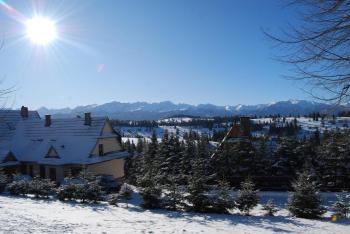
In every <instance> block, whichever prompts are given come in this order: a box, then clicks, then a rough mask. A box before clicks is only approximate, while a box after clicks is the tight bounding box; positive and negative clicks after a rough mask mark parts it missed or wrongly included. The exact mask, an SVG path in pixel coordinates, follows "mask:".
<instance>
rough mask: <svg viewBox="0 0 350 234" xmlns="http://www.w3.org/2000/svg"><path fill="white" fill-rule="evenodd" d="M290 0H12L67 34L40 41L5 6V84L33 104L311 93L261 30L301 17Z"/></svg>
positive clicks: (1, 16) (246, 100)
mask: <svg viewBox="0 0 350 234" xmlns="http://www.w3.org/2000/svg"><path fill="white" fill-rule="evenodd" d="M0 2H1V1H0ZM2 2H3V1H2ZM281 2H282V1H275V0H263V1H261V0H241V1H238V0H237V1H234V0H215V1H214V0H208V1H205V0H176V1H175V0H174V1H170V0H147V1H146V0H138V1H136V0H125V1H118V0H109V1H107V0H104V1H100V0H81V1H77V0H69V1H54V0H50V1H42V0H41V1H21V0H18V1H10V0H8V1H6V3H7V4H8V5H10V6H12V7H13V8H14V9H16V10H17V11H18V12H20V13H21V14H23V15H24V16H25V17H28V18H31V17H32V16H33V15H34V14H35V12H37V14H40V15H41V16H44V17H48V18H50V19H52V20H54V21H57V22H56V27H57V30H58V36H59V38H58V39H57V40H55V41H53V42H52V43H51V44H49V45H47V46H46V47H42V46H37V45H34V44H33V43H32V42H31V41H29V40H28V39H27V38H24V35H23V32H25V26H24V25H23V23H21V22H18V21H16V19H15V18H14V17H11V15H9V14H6V12H5V11H4V10H2V11H1V12H0V34H3V35H4V40H5V45H4V48H3V49H2V50H1V51H0V63H1V64H2V66H1V67H2V69H1V74H0V75H1V76H2V77H4V82H3V84H2V85H3V86H9V85H16V91H15V92H14V95H13V97H12V99H11V100H10V102H9V104H10V105H12V106H14V107H17V106H21V105H27V106H29V107H30V108H38V107H41V106H46V107H55V108H59V107H67V106H69V107H74V106H77V105H86V104H102V103H105V102H110V101H121V102H134V101H148V102H159V101H165V100H170V101H173V102H175V103H179V102H181V103H190V104H199V103H213V104H218V105H235V104H258V103H268V102H272V101H278V100H287V99H307V98H308V96H307V95H306V94H305V93H303V92H302V91H301V90H300V88H301V84H298V83H295V82H293V81H290V80H286V79H284V78H283V77H282V75H286V74H289V73H288V72H289V67H287V66H286V65H283V64H280V63H278V62H276V61H275V60H273V59H272V57H273V55H274V54H275V53H276V52H278V51H276V49H274V48H273V43H272V42H271V41H269V40H267V38H266V37H265V36H264V35H263V33H262V31H261V28H265V29H268V30H270V31H271V32H275V31H276V32H277V31H278V30H279V29H281V28H283V27H286V26H287V24H288V23H295V22H293V19H294V17H293V16H294V15H293V12H292V11H291V10H292V9H286V8H284V7H283V5H282V3H281Z"/></svg>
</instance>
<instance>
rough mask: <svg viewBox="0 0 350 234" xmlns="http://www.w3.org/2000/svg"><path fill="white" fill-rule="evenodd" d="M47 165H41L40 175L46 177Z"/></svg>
mask: <svg viewBox="0 0 350 234" xmlns="http://www.w3.org/2000/svg"><path fill="white" fill-rule="evenodd" d="M45 174H46V173H45V166H43V165H41V166H40V177H41V178H45Z"/></svg>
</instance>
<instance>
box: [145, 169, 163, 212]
mask: <svg viewBox="0 0 350 234" xmlns="http://www.w3.org/2000/svg"><path fill="white" fill-rule="evenodd" d="M140 184H141V185H142V188H141V189H140V195H141V197H142V199H143V201H142V203H141V207H142V208H144V209H158V208H160V206H161V205H160V201H161V200H160V197H161V194H162V191H161V189H160V188H159V186H158V185H157V184H156V182H155V178H154V177H150V174H147V175H145V176H144V177H143V178H142V179H141V181H140Z"/></svg>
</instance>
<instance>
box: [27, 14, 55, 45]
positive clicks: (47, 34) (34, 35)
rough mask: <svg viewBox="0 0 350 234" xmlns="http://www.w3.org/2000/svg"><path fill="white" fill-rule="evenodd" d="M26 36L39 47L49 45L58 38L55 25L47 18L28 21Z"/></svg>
mask: <svg viewBox="0 0 350 234" xmlns="http://www.w3.org/2000/svg"><path fill="white" fill-rule="evenodd" d="M25 24H26V29H27V30H26V36H27V37H28V38H29V39H30V40H31V41H32V42H33V43H35V44H37V45H43V46H45V45H47V44H49V43H50V42H52V41H53V40H55V39H56V38H57V33H56V26H55V23H54V22H53V21H52V20H50V19H47V18H42V17H35V18H32V19H29V20H27V21H26V23H25Z"/></svg>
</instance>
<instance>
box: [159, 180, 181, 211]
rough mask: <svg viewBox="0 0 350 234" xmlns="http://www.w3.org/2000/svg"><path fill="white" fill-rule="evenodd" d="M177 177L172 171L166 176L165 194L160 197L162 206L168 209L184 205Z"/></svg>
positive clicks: (175, 208) (179, 207) (176, 208)
mask: <svg viewBox="0 0 350 234" xmlns="http://www.w3.org/2000/svg"><path fill="white" fill-rule="evenodd" d="M179 178H180V177H179V176H178V175H175V174H174V173H172V174H171V175H169V176H168V178H167V181H166V185H165V186H164V188H165V189H164V191H165V192H164V195H165V196H164V198H163V199H162V207H164V208H166V209H169V210H178V209H181V208H183V207H184V202H183V199H184V198H183V191H182V190H181V187H180V185H179Z"/></svg>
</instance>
